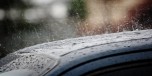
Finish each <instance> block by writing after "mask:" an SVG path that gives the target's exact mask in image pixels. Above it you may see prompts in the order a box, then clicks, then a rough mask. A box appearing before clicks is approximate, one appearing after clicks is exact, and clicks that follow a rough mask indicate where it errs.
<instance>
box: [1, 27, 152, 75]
mask: <svg viewBox="0 0 152 76" xmlns="http://www.w3.org/2000/svg"><path fill="white" fill-rule="evenodd" d="M151 32H152V30H136V31H126V32H120V33H112V34H103V35H96V36H87V37H80V38H72V39H65V40H60V41H54V42H48V43H43V44H38V45H34V46H31V47H27V48H24V49H21V50H18V51H16V52H14V53H11V54H9V55H8V56H6V57H4V58H2V59H1V60H0V64H1V66H0V67H1V68H0V70H1V71H2V72H5V71H11V70H14V69H15V70H16V69H18V68H19V69H30V70H34V71H36V70H35V69H33V68H35V67H34V66H33V65H32V66H33V68H32V69H31V67H32V66H30V67H29V65H28V64H27V65H23V66H24V67H23V66H22V65H20V66H18V65H12V64H14V63H18V61H19V62H21V63H22V62H24V60H26V59H30V60H29V61H33V60H35V58H37V59H38V62H45V60H44V59H46V61H50V62H53V63H52V64H49V63H44V64H43V63H42V64H39V63H35V64H39V66H41V67H44V68H43V71H46V72H45V73H47V72H48V71H50V70H52V69H53V68H54V67H55V66H57V65H59V66H60V67H61V66H62V67H63V66H64V65H66V64H67V63H68V61H69V60H71V58H72V60H73V59H80V58H81V57H84V56H85V55H84V54H87V55H89V54H90V56H91V55H93V54H94V55H95V56H97V54H100V53H101V52H103V51H107V50H113V49H114V48H115V49H121V48H122V47H123V48H125V47H126V46H125V44H130V43H131V44H130V46H132V45H135V46H138V47H140V46H143V45H145V44H148V45H147V48H148V47H151V45H152V34H151ZM134 41H135V42H134ZM123 42H125V43H123ZM126 42H127V43H126ZM138 42H139V43H138ZM117 43H118V44H117ZM108 44H112V46H110V45H108ZM116 44H117V46H114V47H113V45H116ZM101 45H102V46H101ZM121 45H122V46H121ZM98 46H99V47H98ZM107 46H108V47H107ZM109 46H110V47H113V48H112V49H111V48H109ZM90 47H98V48H99V49H98V51H95V53H92V52H91V51H84V50H87V49H91V48H90ZM128 47H129V46H128ZM145 47H146V46H145ZM141 48H143V47H141ZM101 49H102V51H101ZM138 49H140V48H138ZM96 50H97V49H96ZM119 51H120V50H119ZM76 53H77V54H76ZM31 55H32V56H33V57H34V58H33V57H31ZM81 55H82V56H81ZM30 57H31V58H30ZM47 59H48V60H47ZM65 59H66V60H68V61H66V60H65ZM79 62H81V61H79ZM73 64H74V63H73ZM44 65H49V66H44ZM10 66H13V67H12V68H11V67H10ZM14 66H15V67H14ZM59 66H58V67H57V68H56V69H55V70H58V68H59ZM71 66H72V65H71ZM25 67H29V68H25ZM48 67H51V68H48ZM69 67H70V66H69ZM6 69H9V70H6ZM55 70H52V72H57V71H55ZM60 70H62V69H60ZM43 71H39V70H38V71H36V72H37V73H38V74H39V75H40V74H44V73H43ZM58 72H60V71H58Z"/></svg>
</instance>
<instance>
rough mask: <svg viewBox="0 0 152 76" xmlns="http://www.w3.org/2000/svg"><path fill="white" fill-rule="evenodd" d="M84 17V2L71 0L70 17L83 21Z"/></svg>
mask: <svg viewBox="0 0 152 76" xmlns="http://www.w3.org/2000/svg"><path fill="white" fill-rule="evenodd" d="M85 15H86V9H85V2H84V0H72V3H71V8H70V16H76V17H78V18H80V19H84V18H85Z"/></svg>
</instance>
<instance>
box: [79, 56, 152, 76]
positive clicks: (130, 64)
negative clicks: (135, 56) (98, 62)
mask: <svg viewBox="0 0 152 76" xmlns="http://www.w3.org/2000/svg"><path fill="white" fill-rule="evenodd" d="M144 66H152V59H147V60H138V61H132V62H125V63H120V64H115V65H111V66H108V67H104V68H99V69H96V70H93V71H89V72H87V73H85V74H83V75H82V76H88V75H89V76H96V75H104V74H107V73H110V72H115V71H119V70H124V69H130V68H138V67H144Z"/></svg>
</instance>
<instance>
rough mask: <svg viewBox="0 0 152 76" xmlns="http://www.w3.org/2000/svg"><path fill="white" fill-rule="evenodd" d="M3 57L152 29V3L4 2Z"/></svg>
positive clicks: (0, 21) (0, 19)
mask: <svg viewBox="0 0 152 76" xmlns="http://www.w3.org/2000/svg"><path fill="white" fill-rule="evenodd" d="M0 4H1V5H0V58H2V57H4V56H5V55H7V54H8V53H11V52H14V51H16V50H18V49H21V48H24V47H28V46H32V45H35V44H39V43H44V42H50V41H56V40H61V39H67V38H75V37H81V36H91V35H99V34H105V33H116V32H123V31H133V30H144V29H151V28H152V26H151V24H152V14H151V13H152V1H151V0H0Z"/></svg>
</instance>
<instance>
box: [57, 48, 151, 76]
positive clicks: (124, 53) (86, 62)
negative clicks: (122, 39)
mask: <svg viewBox="0 0 152 76" xmlns="http://www.w3.org/2000/svg"><path fill="white" fill-rule="evenodd" d="M148 51H152V49H142V50H136V51H129V52H123V53H116V54H111V55H107V56H102V57H98V58H96V59H92V60H88V61H85V62H83V63H80V64H77V65H75V66H73V67H71V68H69V69H67V70H65V71H63V72H61V73H60V74H59V75H58V76H63V75H64V74H65V73H67V72H68V71H70V70H72V69H74V68H77V67H79V66H81V65H84V64H88V63H90V62H93V61H97V60H100V59H104V58H108V57H114V56H121V55H126V54H133V53H142V52H148Z"/></svg>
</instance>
